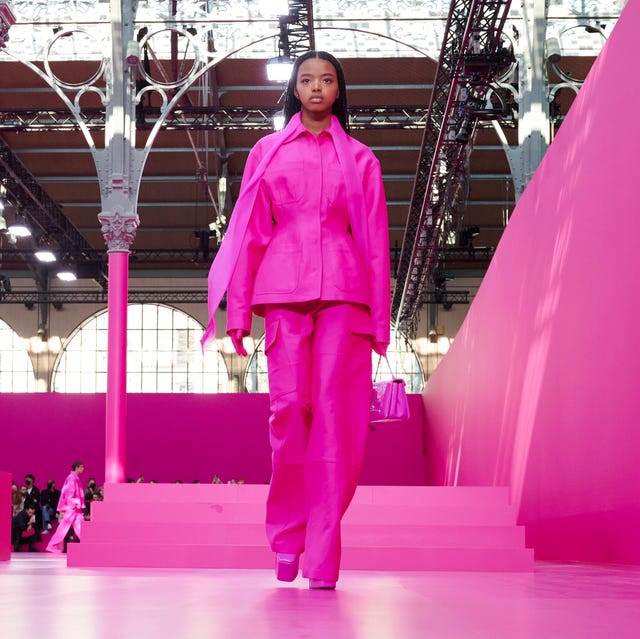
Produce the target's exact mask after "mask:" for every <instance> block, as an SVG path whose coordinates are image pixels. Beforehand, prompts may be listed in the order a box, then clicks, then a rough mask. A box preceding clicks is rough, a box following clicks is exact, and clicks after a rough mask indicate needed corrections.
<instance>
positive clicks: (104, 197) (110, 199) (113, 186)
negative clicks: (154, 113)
mask: <svg viewBox="0 0 640 639" xmlns="http://www.w3.org/2000/svg"><path fill="white" fill-rule="evenodd" d="M134 4H135V3H134ZM123 5H124V6H123ZM132 17H133V16H132V15H131V4H130V3H128V2H122V0H111V66H110V68H109V69H108V70H107V73H108V74H110V77H109V78H108V80H109V81H108V91H109V93H108V95H107V102H106V125H105V148H104V149H102V150H100V151H97V152H96V154H95V158H96V166H97V168H98V177H99V180H100V190H101V203H102V211H101V213H100V214H99V215H98V219H99V220H100V224H101V225H102V233H103V235H104V239H105V242H106V244H107V248H108V253H109V289H108V291H109V293H108V298H107V309H108V311H107V312H108V318H109V333H108V335H109V336H108V358H107V397H106V403H107V404H106V423H105V481H107V482H121V481H124V478H125V461H126V446H125V438H126V393H127V295H128V280H129V248H130V246H131V244H132V242H133V240H134V239H135V235H136V228H137V227H138V224H139V222H140V220H139V218H138V214H137V212H136V207H137V201H138V185H139V182H140V168H139V167H140V165H141V162H136V160H137V159H138V158H137V154H136V151H135V112H134V108H133V99H132V95H131V94H132V92H134V91H135V65H134V66H133V67H132V66H130V65H128V64H126V63H125V46H126V45H125V43H126V42H129V41H130V40H131V39H132V34H133V27H132ZM123 38H124V40H123ZM132 69H133V72H132Z"/></svg>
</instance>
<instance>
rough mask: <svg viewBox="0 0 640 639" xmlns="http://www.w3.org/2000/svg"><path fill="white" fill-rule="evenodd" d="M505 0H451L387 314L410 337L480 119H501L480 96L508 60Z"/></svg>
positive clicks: (453, 225)
mask: <svg viewBox="0 0 640 639" xmlns="http://www.w3.org/2000/svg"><path fill="white" fill-rule="evenodd" d="M510 5H511V0H453V2H452V3H451V8H450V11H449V17H448V20H447V25H446V27H445V34H444V38H443V42H442V50H441V53H440V59H439V62H438V70H437V72H436V80H435V83H434V89H433V92H432V94H431V102H430V105H429V111H428V115H427V123H426V127H425V131H424V135H423V141H422V147H421V150H420V156H419V160H418V167H417V170H416V179H415V182H414V188H413V193H412V197H411V204H410V208H409V213H408V217H407V225H406V229H405V235H404V241H403V245H402V251H401V254H400V261H399V266H398V274H397V279H396V287H395V290H394V294H393V299H392V305H391V316H392V320H393V321H394V323H395V326H396V329H398V330H400V331H402V332H404V333H406V334H407V335H413V334H414V333H415V323H416V321H417V320H416V318H417V314H418V311H419V308H420V306H421V305H422V303H423V300H424V295H423V291H424V290H425V289H426V287H427V285H428V283H429V282H430V281H431V280H432V279H433V275H434V273H435V269H436V267H437V265H438V261H439V259H440V256H441V253H442V251H443V247H444V245H445V244H446V241H447V240H448V239H450V238H451V237H452V235H453V234H454V233H455V232H456V231H457V229H458V227H459V225H460V221H461V219H462V214H463V211H464V207H465V206H466V199H467V195H468V179H469V178H468V158H469V155H470V153H471V150H472V148H473V134H474V132H475V127H476V125H477V123H478V121H479V120H482V119H488V118H490V117H499V116H500V114H499V113H495V112H492V111H491V110H487V109H486V105H485V99H486V94H487V90H488V89H489V87H490V84H491V82H492V81H493V80H494V79H495V77H496V75H497V73H498V72H499V70H500V69H502V68H504V67H505V66H506V65H507V64H509V63H510V62H511V60H512V53H511V52H506V51H505V50H504V49H503V48H502V44H501V36H502V30H503V28H504V23H505V20H506V18H507V15H508V12H509V7H510Z"/></svg>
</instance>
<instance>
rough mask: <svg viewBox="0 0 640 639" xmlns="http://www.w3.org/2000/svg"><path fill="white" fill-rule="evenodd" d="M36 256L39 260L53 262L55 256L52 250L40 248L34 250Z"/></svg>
mask: <svg viewBox="0 0 640 639" xmlns="http://www.w3.org/2000/svg"><path fill="white" fill-rule="evenodd" d="M35 256H36V258H38V259H39V260H40V261H41V262H55V261H56V256H55V253H53V252H52V251H47V250H42V251H36V252H35Z"/></svg>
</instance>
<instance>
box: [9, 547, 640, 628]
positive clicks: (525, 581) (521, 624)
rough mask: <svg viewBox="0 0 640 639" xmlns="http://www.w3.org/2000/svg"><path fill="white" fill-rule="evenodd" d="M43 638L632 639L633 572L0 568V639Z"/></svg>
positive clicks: (639, 621) (544, 566) (33, 564)
mask: <svg viewBox="0 0 640 639" xmlns="http://www.w3.org/2000/svg"><path fill="white" fill-rule="evenodd" d="M39 628H43V629H46V630H44V631H43V632H44V634H45V635H46V637H47V638H48V639H68V638H69V637H82V639H108V638H113V637H118V638H123V639H124V638H126V639H129V638H131V639H147V638H148V639H176V638H177V637H179V638H184V639H246V638H249V637H250V638H251V639H276V638H277V639H282V638H291V639H302V638H304V639H315V638H320V637H321V638H322V639H326V638H327V637H331V639H428V638H431V637H433V638H434V639H470V638H473V639H600V638H602V639H605V638H606V639H609V638H612V637H615V639H635V638H636V637H637V636H638V628H640V570H634V569H631V568H621V567H618V568H616V567H602V566H595V565H567V564H550V563H540V564H537V566H536V570H535V572H533V573H442V572H439V573H438V572H413V573H403V572H389V571H385V572H370V571H366V572H361V571H350V570H346V571H343V573H342V575H341V579H340V582H339V583H338V589H337V590H336V591H310V590H309V589H308V582H307V580H306V579H304V580H303V579H302V578H301V577H298V579H296V580H295V581H294V582H292V583H282V582H277V581H276V580H275V576H274V573H273V570H193V569H139V568H138V569H131V568H109V569H104V568H102V569H96V568H67V567H66V566H65V560H64V558H59V557H50V556H35V557H34V556H33V555H28V554H26V553H21V554H20V555H17V556H16V555H14V559H13V560H12V561H11V562H5V563H3V564H0V637H6V638H11V639H13V638H14V637H27V636H33V635H34V634H39V632H40V631H39Z"/></svg>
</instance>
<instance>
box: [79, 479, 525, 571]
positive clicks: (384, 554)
mask: <svg viewBox="0 0 640 639" xmlns="http://www.w3.org/2000/svg"><path fill="white" fill-rule="evenodd" d="M267 491H268V486H266V485H249V484H239V485H238V484H215V485H211V484H209V485H206V484H109V485H107V487H106V488H105V501H104V502H97V503H94V504H92V511H91V521H90V522H87V523H86V524H85V526H84V528H83V530H84V535H83V539H82V542H81V543H80V544H74V545H71V546H69V550H68V555H67V557H68V563H69V565H73V566H140V567H142V566H144V567H194V568H197V567H200V568H271V567H272V566H273V561H274V558H273V553H272V552H271V551H270V550H269V548H268V545H267V541H266V536H265V532H264V516H265V502H266V496H267ZM508 498H509V493H508V490H507V489H506V488H491V487H464V488H451V487H435V486H409V487H398V486H360V487H358V490H357V492H356V495H355V497H354V500H353V502H352V504H351V506H350V508H349V510H348V511H347V514H346V516H345V518H344V521H343V560H342V566H343V568H345V569H349V568H351V569H358V570H366V569H371V570H387V569H393V570H499V571H505V570H517V571H522V570H532V568H533V552H532V551H531V550H528V549H527V548H525V545H524V530H523V529H522V528H520V527H518V526H516V525H515V511H514V509H513V507H512V506H511V505H510V504H509V500H508ZM185 513H189V517H190V519H191V520H192V521H195V522H197V524H196V525H192V526H190V527H186V526H185ZM303 557H304V556H303Z"/></svg>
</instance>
